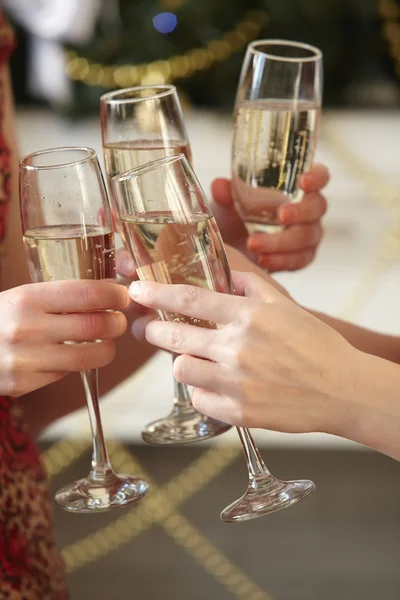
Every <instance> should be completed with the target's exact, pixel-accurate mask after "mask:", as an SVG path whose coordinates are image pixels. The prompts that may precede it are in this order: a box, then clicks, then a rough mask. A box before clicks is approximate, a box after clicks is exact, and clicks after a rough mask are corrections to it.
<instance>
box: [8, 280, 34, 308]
mask: <svg viewBox="0 0 400 600" xmlns="http://www.w3.org/2000/svg"><path fill="white" fill-rule="evenodd" d="M6 294H7V296H8V304H9V306H10V308H12V309H24V308H27V307H29V306H31V304H32V303H31V300H30V290H29V286H28V285H21V286H19V287H17V288H14V289H12V290H8V292H6Z"/></svg>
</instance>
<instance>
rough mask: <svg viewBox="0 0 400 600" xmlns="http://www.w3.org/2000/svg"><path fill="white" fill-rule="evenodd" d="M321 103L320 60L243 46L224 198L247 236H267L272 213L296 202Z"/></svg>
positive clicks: (267, 46) (293, 47)
mask: <svg viewBox="0 0 400 600" xmlns="http://www.w3.org/2000/svg"><path fill="white" fill-rule="evenodd" d="M321 99H322V54H321V52H320V50H318V48H314V47H313V46H308V45H307V44H301V43H298V42H287V41H284V40H258V41H256V42H253V43H251V44H249V46H248V48H247V52H246V56H245V59H244V62H243V66H242V71H241V75H240V81H239V86H238V91H237V97H236V104H235V111H234V126H233V129H234V139H233V148H232V192H233V196H234V201H235V205H236V209H237V211H238V213H239V215H240V217H241V218H242V219H243V221H244V224H245V225H246V228H247V231H248V232H249V234H250V233H254V232H255V231H261V232H265V233H274V231H277V227H279V219H278V209H279V207H280V206H281V205H282V204H286V203H287V202H298V201H300V200H301V198H302V195H303V193H302V191H301V190H300V189H299V185H298V182H299V177H300V175H302V173H304V171H308V170H309V169H310V167H311V164H312V161H313V156H314V150H315V146H316V141H317V135H318V126H319V118H320V109H321Z"/></svg>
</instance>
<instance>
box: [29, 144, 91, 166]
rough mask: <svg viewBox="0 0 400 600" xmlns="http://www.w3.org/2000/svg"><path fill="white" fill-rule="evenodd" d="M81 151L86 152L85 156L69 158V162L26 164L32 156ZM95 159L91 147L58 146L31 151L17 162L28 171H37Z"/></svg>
mask: <svg viewBox="0 0 400 600" xmlns="http://www.w3.org/2000/svg"><path fill="white" fill-rule="evenodd" d="M76 151H78V152H79V151H82V152H86V154H87V156H86V157H84V158H81V159H78V160H71V162H62V163H60V164H58V165H30V164H28V160H29V159H31V158H32V157H34V156H43V155H45V154H56V153H58V152H76ZM93 159H97V154H96V151H95V150H93V148H88V147H87V146H59V147H57V148H46V149H45V150H37V151H36V152H31V153H30V154H26V155H25V156H23V157H22V158H21V159H20V161H19V164H20V166H21V167H22V168H24V169H27V170H30V171H39V170H41V169H46V170H48V169H63V168H65V167H70V166H72V165H80V164H83V163H86V162H89V161H90V160H93Z"/></svg>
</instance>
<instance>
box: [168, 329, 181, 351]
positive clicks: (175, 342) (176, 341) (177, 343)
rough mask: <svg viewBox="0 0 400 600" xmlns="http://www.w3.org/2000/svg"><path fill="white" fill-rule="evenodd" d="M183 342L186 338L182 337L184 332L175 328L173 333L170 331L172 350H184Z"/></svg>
mask: <svg viewBox="0 0 400 600" xmlns="http://www.w3.org/2000/svg"><path fill="white" fill-rule="evenodd" d="M183 341H184V336H183V335H182V332H181V331H179V329H175V328H174V329H172V331H170V333H169V345H170V347H171V348H173V349H174V350H177V349H178V348H182V345H183Z"/></svg>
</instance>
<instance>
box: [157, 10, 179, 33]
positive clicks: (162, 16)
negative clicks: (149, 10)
mask: <svg viewBox="0 0 400 600" xmlns="http://www.w3.org/2000/svg"><path fill="white" fill-rule="evenodd" d="M177 24H178V19H177V17H176V15H174V13H170V12H162V13H159V14H158V15H156V16H155V17H154V18H153V25H154V28H155V29H157V31H159V32H160V33H171V31H173V30H174V29H175V27H176V26H177Z"/></svg>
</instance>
